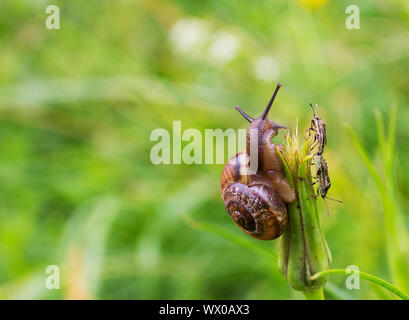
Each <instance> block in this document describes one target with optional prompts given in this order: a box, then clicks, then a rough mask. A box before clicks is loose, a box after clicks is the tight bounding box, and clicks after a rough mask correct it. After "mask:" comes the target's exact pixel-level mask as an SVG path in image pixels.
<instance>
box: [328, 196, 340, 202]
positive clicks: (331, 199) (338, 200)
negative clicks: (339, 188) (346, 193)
mask: <svg viewBox="0 0 409 320" xmlns="http://www.w3.org/2000/svg"><path fill="white" fill-rule="evenodd" d="M325 198H327V199H328V200H332V201H336V202H339V203H342V200H338V199H332V198H328V197H325Z"/></svg>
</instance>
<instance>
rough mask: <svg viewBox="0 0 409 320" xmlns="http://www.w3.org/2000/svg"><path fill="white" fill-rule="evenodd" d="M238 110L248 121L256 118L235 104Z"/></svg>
mask: <svg viewBox="0 0 409 320" xmlns="http://www.w3.org/2000/svg"><path fill="white" fill-rule="evenodd" d="M234 107H235V108H236V110H237V111H238V112H240V114H241V115H242V116H243V117H244V119H246V120H247V121H248V122H250V123H251V122H252V121H253V120H254V119H253V118H252V117H250V116H249V115H248V114H247V113H245V112H244V111H243V110H241V109H240V107H239V106H234Z"/></svg>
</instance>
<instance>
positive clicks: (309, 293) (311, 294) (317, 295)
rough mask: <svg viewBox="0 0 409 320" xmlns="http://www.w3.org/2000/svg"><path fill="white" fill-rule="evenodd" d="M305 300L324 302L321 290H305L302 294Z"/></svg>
mask: <svg viewBox="0 0 409 320" xmlns="http://www.w3.org/2000/svg"><path fill="white" fill-rule="evenodd" d="M302 293H303V294H304V296H305V299H307V300H325V297H324V290H323V288H322V287H321V288H319V289H316V290H305V291H303V292H302Z"/></svg>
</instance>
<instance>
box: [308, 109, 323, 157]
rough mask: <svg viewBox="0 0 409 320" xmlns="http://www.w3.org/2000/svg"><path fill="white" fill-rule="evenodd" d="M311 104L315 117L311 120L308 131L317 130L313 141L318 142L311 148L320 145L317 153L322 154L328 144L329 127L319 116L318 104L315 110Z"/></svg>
mask: <svg viewBox="0 0 409 320" xmlns="http://www.w3.org/2000/svg"><path fill="white" fill-rule="evenodd" d="M310 106H311V109H312V112H313V115H314V117H313V118H312V120H311V127H310V128H309V129H308V132H310V131H314V132H315V136H314V141H313V143H314V142H316V144H315V145H314V146H312V147H311V149H314V148H315V147H316V146H318V151H317V154H322V153H323V152H324V147H325V145H326V144H327V127H326V125H325V122H324V121H322V120H321V118H318V116H317V110H318V105H317V104H316V105H315V110H314V107H313V106H312V104H311V103H310Z"/></svg>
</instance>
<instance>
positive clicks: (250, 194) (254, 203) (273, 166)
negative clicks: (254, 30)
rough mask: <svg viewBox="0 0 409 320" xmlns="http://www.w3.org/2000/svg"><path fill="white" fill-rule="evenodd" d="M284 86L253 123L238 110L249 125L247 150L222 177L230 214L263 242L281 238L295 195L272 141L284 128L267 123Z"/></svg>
mask: <svg viewBox="0 0 409 320" xmlns="http://www.w3.org/2000/svg"><path fill="white" fill-rule="evenodd" d="M280 87H281V84H278V85H277V88H276V90H275V91H274V94H273V96H272V98H271V100H270V101H269V103H268V104H267V107H266V109H265V110H264V112H263V114H262V115H261V116H260V117H258V118H256V119H253V118H251V117H250V116H248V115H247V114H245V113H244V112H243V111H242V110H241V109H240V108H239V107H238V106H236V109H237V110H238V111H239V112H240V113H241V114H242V116H243V117H244V118H245V119H246V120H248V121H249V122H250V127H249V130H248V132H247V142H246V150H243V151H241V152H239V153H237V154H236V155H235V156H233V157H232V158H231V159H230V160H229V161H228V162H227V163H226V165H225V167H224V169H223V172H222V177H221V194H222V198H223V201H224V204H225V207H226V211H227V213H228V214H229V215H230V217H231V218H232V219H233V221H234V222H235V224H237V225H238V226H239V228H240V229H241V230H243V231H244V232H245V233H246V234H248V235H249V236H251V237H254V238H257V239H261V240H272V239H275V238H277V237H279V236H280V235H281V234H282V233H283V231H284V229H285V226H286V223H287V209H286V206H285V203H289V202H293V201H294V200H295V192H294V190H293V189H292V187H291V186H290V184H289V183H288V181H287V180H286V178H285V176H284V173H283V170H282V163H281V159H280V157H279V155H278V154H277V148H278V149H279V147H280V146H278V145H276V144H273V143H272V142H271V139H272V138H273V137H275V136H276V135H277V133H278V129H280V128H285V127H282V126H280V125H278V124H277V123H275V122H273V121H271V120H269V119H267V115H268V112H269V110H270V108H271V105H272V103H273V101H274V99H275V96H276V95H277V92H278V90H279V88H280ZM252 145H256V146H257V161H258V163H257V172H255V173H253V174H252V173H251V171H250V158H251V157H250V151H251V146H252Z"/></svg>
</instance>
